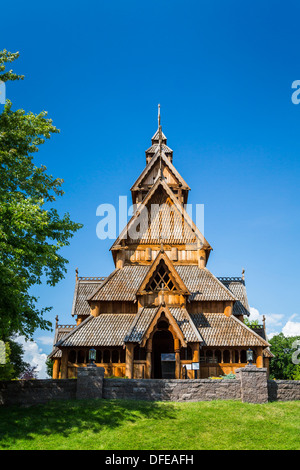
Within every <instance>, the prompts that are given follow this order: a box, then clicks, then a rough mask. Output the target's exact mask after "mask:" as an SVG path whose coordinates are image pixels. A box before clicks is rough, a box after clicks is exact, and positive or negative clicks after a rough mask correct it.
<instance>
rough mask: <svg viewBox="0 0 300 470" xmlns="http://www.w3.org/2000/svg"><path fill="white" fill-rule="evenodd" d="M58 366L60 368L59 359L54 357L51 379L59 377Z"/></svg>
mask: <svg viewBox="0 0 300 470" xmlns="http://www.w3.org/2000/svg"><path fill="white" fill-rule="evenodd" d="M59 368H60V359H54V363H53V373H52V378H53V379H59Z"/></svg>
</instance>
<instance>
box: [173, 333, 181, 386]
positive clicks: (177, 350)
mask: <svg viewBox="0 0 300 470" xmlns="http://www.w3.org/2000/svg"><path fill="white" fill-rule="evenodd" d="M174 351H175V379H180V342H179V339H177V338H175V339H174Z"/></svg>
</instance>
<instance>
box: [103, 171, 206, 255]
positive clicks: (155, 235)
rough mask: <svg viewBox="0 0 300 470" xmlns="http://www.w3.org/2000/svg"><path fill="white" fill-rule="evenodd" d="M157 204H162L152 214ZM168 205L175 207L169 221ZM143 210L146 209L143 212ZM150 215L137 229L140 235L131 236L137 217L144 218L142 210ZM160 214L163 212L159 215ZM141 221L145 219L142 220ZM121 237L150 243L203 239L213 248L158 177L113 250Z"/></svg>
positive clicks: (183, 242) (180, 242)
mask: <svg viewBox="0 0 300 470" xmlns="http://www.w3.org/2000/svg"><path fill="white" fill-rule="evenodd" d="M153 204H156V205H158V206H159V208H160V211H159V212H158V213H157V214H155V216H154V217H152V219H153V220H151V216H153V213H152V211H151V210H149V207H150V208H151V205H153ZM167 206H169V207H172V213H173V223H172V224H170V210H168V213H167ZM143 210H144V212H143ZM143 213H144V214H145V216H147V215H148V217H149V219H147V220H146V222H147V223H146V224H145V225H146V227H145V228H144V229H143V230H142V229H141V231H140V233H137V238H135V239H132V238H131V237H130V229H131V227H132V226H134V224H137V218H138V217H140V220H141V218H142V215H141V214H143ZM160 214H161V216H160ZM140 225H142V223H140ZM121 240H126V242H127V243H137V241H138V242H139V243H140V244H149V243H150V244H151V243H159V244H160V243H161V242H162V243H166V244H169V243H170V244H172V243H178V244H186V243H195V242H197V241H200V242H201V243H202V245H203V247H204V249H207V250H211V246H210V245H209V243H208V242H207V240H206V239H205V238H204V236H203V235H202V233H201V232H200V230H199V229H198V228H197V227H196V225H195V223H194V222H193V220H192V219H191V217H190V216H189V215H188V213H187V212H186V210H185V209H184V208H183V207H182V206H181V204H180V203H179V201H178V199H177V197H176V196H175V195H174V193H173V191H172V190H171V189H170V188H169V186H168V185H167V183H166V182H165V180H164V179H157V180H156V182H155V184H154V185H153V186H152V188H151V189H150V191H149V192H148V194H147V196H146V197H145V199H144V200H143V202H142V203H141V204H140V206H139V207H138V210H136V211H135V213H134V215H133V216H132V217H131V219H130V221H129V222H128V224H127V225H126V227H125V228H124V229H123V230H122V232H121V234H120V235H119V237H118V238H117V240H116V241H115V242H114V243H113V245H112V247H111V250H113V249H115V247H116V246H119V245H120V243H121Z"/></svg>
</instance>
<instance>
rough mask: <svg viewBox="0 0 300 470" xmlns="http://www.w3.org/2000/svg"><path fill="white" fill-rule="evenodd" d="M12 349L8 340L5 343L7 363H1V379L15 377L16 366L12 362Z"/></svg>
mask: <svg viewBox="0 0 300 470" xmlns="http://www.w3.org/2000/svg"><path fill="white" fill-rule="evenodd" d="M10 356H11V349H10V345H9V343H8V342H6V343H5V364H1V365H0V380H12V379H13V378H14V375H15V373H14V366H13V364H12V363H11V362H10Z"/></svg>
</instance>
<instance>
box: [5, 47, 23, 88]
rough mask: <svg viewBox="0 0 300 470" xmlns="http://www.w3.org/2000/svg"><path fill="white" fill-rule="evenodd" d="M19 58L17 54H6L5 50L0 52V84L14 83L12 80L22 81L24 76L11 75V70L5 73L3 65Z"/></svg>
mask: <svg viewBox="0 0 300 470" xmlns="http://www.w3.org/2000/svg"><path fill="white" fill-rule="evenodd" d="M18 57H19V52H8V51H7V50H6V49H4V50H3V51H0V72H2V73H1V75H0V80H1V81H2V82H7V81H9V80H10V81H14V80H23V78H24V75H18V74H16V73H13V71H12V70H8V71H5V64H6V63H9V62H13V61H14V60H16V59H17V58H18Z"/></svg>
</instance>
